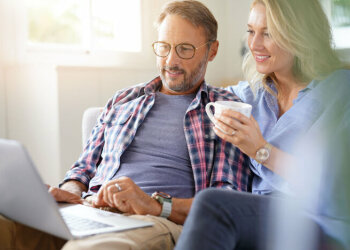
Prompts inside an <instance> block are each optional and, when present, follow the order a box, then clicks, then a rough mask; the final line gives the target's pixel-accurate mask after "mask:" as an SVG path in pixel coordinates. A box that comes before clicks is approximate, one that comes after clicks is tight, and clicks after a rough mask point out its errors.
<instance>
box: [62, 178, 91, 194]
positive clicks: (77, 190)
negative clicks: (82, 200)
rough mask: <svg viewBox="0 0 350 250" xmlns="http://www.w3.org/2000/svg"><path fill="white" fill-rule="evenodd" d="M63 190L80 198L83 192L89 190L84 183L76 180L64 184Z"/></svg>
mask: <svg viewBox="0 0 350 250" xmlns="http://www.w3.org/2000/svg"><path fill="white" fill-rule="evenodd" d="M61 189H63V190H66V191H68V192H71V193H73V194H76V195H78V196H81V194H82V192H86V191H87V188H86V186H85V185H84V184H83V183H81V182H79V181H74V180H71V181H67V182H66V183H64V184H63V185H62V186H61Z"/></svg>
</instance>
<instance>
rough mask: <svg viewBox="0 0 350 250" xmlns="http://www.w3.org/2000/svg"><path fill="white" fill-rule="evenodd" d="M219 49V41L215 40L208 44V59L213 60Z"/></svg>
mask: <svg viewBox="0 0 350 250" xmlns="http://www.w3.org/2000/svg"><path fill="white" fill-rule="evenodd" d="M218 49H219V41H218V40H216V41H215V42H213V43H212V44H211V45H210V51H209V61H213V60H214V58H215V57H216V54H217V53H218Z"/></svg>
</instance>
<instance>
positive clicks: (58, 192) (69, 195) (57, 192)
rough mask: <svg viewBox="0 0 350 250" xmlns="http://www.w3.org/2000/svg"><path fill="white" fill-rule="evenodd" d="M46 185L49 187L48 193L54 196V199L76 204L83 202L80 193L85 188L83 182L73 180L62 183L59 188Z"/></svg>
mask: <svg viewBox="0 0 350 250" xmlns="http://www.w3.org/2000/svg"><path fill="white" fill-rule="evenodd" d="M47 187H48V189H49V193H50V194H51V195H52V196H53V197H54V198H55V200H56V201H58V202H67V203H76V204H83V199H82V198H81V193H82V192H83V191H86V190H87V188H86V186H85V185H84V184H82V183H81V182H79V181H74V180H71V181H68V182H66V183H64V184H63V185H62V186H61V188H57V187H50V186H49V185H47Z"/></svg>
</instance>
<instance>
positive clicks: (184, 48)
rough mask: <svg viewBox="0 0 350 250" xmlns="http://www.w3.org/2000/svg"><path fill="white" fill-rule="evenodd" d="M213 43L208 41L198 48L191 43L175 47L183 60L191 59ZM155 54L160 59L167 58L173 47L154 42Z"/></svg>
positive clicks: (164, 43)
mask: <svg viewBox="0 0 350 250" xmlns="http://www.w3.org/2000/svg"><path fill="white" fill-rule="evenodd" d="M211 42H213V41H208V42H206V43H204V44H202V45H200V46H198V47H195V46H194V45H192V44H190V43H180V44H178V45H175V51H176V54H177V55H178V56H179V57H180V58H182V59H191V58H193V57H194V55H195V54H196V50H197V49H199V48H201V47H203V46H204V45H206V44H208V43H211ZM152 47H153V51H154V53H155V54H156V55H157V56H159V57H167V56H168V55H169V53H170V51H171V47H172V46H171V45H170V44H169V43H166V42H159V41H158V42H154V43H153V44H152Z"/></svg>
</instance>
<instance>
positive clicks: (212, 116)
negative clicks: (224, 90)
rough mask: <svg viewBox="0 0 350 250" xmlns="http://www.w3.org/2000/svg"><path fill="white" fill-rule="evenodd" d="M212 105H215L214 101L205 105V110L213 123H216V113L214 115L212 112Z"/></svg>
mask: <svg viewBox="0 0 350 250" xmlns="http://www.w3.org/2000/svg"><path fill="white" fill-rule="evenodd" d="M211 106H214V107H215V105H214V102H209V103H207V105H206V106H205V112H207V115H208V117H209V119H210V120H211V121H212V123H214V124H215V119H214V115H213V113H212V112H211V109H210V107H211Z"/></svg>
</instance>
